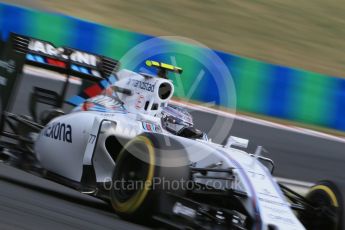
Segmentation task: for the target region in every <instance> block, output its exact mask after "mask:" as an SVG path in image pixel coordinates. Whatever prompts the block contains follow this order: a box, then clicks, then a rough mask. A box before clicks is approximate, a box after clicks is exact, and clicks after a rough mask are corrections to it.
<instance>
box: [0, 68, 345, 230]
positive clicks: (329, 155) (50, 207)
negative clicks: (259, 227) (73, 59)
mask: <svg viewBox="0 0 345 230" xmlns="http://www.w3.org/2000/svg"><path fill="white" fill-rule="evenodd" d="M25 79H26V80H25V81H24V82H23V85H24V86H26V87H27V86H28V84H32V85H37V84H38V85H39V86H42V84H43V85H45V84H47V82H46V81H45V80H44V79H37V78H36V79H35V77H34V76H33V75H27V76H25ZM54 87H56V89H58V88H59V87H60V86H59V85H58V84H54ZM73 91H75V89H74V88H73V87H72V88H71V89H70V91H69V94H73ZM26 93H27V92H26ZM27 98H28V97H27V95H26V94H25V93H24V94H21V95H20V96H19V97H17V99H16V100H18V101H19V102H20V103H21V104H24V105H25V103H26V102H25V100H27ZM18 101H17V102H18ZM15 110H17V112H18V110H19V111H20V110H23V111H22V112H27V109H26V108H24V107H23V106H19V107H17V108H15ZM192 114H193V116H194V121H195V124H196V126H197V127H199V128H200V129H203V130H206V131H208V130H210V129H211V128H212V127H213V128H215V129H216V130H217V129H219V130H221V128H222V127H214V126H215V122H214V121H215V119H218V122H219V121H220V122H219V123H218V122H217V124H216V125H218V126H224V124H229V123H230V122H231V119H230V118H227V117H222V116H216V115H214V114H210V113H206V112H203V111H193V112H192ZM230 134H231V135H234V136H239V137H243V138H247V139H249V140H250V146H249V148H248V149H249V151H251V152H253V151H254V149H255V147H256V145H263V146H265V148H266V149H267V150H268V151H269V153H268V154H266V156H268V157H271V158H272V159H273V160H274V161H275V163H276V171H275V175H276V176H279V177H285V178H290V179H295V180H302V181H310V182H314V181H317V180H320V179H324V178H331V179H339V180H343V181H345V175H344V173H343V170H342V169H343V165H345V156H344V155H343V154H344V149H345V148H344V147H345V144H344V142H339V141H334V140H330V139H326V138H320V137H316V136H313V135H308V134H306V133H302V132H295V131H293V130H286V129H280V128H276V127H271V126H267V125H265V124H260V123H255V122H254V123H253V122H248V121H245V120H241V119H235V120H234V121H233V125H232V127H231V129H229V130H226V132H225V133H223V135H225V136H228V135H230ZM223 135H222V136H223ZM211 137H212V138H214V141H216V142H217V141H218V142H219V141H221V139H220V138H219V137H218V138H217V137H214V136H212V134H211ZM217 139H218V140H217ZM0 229H144V227H142V226H138V225H135V224H132V223H128V222H126V221H123V220H121V219H119V218H118V217H117V216H116V215H115V214H114V213H113V212H112V210H111V208H110V207H109V206H108V205H107V204H106V203H104V202H103V201H100V200H97V199H95V198H92V197H90V196H87V195H83V194H80V193H79V192H77V191H74V190H71V189H69V188H66V187H64V186H62V185H58V184H56V183H54V182H51V181H47V180H45V179H42V178H39V177H36V176H33V175H30V174H28V173H26V172H23V171H20V170H17V169H14V168H12V167H9V166H6V165H3V164H0Z"/></svg>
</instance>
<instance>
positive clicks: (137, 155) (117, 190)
mask: <svg viewBox="0 0 345 230" xmlns="http://www.w3.org/2000/svg"><path fill="white" fill-rule="evenodd" d="M167 138H168V141H167ZM176 159H178V161H179V162H178V163H179V164H178V165H179V166H173V167H168V166H167V165H168V164H169V161H171V160H173V161H175V163H176ZM188 178H189V166H188V157H187V154H186V152H185V150H184V148H183V146H182V145H180V144H179V143H178V141H176V140H174V139H172V138H169V137H165V136H163V135H159V134H145V135H140V136H137V137H136V138H135V139H133V140H132V141H130V142H129V143H128V144H127V145H126V146H125V147H124V148H123V150H122V151H121V152H120V153H119V156H118V158H117V160H116V167H115V171H114V175H113V186H112V189H111V192H110V194H111V204H112V206H113V208H114V210H115V212H116V213H117V214H118V215H120V216H121V217H123V218H125V219H129V220H133V221H137V222H145V221H146V222H147V220H148V219H150V217H152V215H154V214H155V213H164V212H169V211H170V210H171V208H172V206H173V203H174V202H173V199H171V198H170V196H169V195H167V192H169V193H174V194H175V195H179V196H184V195H185V190H184V188H183V186H182V184H180V185H179V186H177V187H174V188H172V187H171V186H169V183H173V181H177V183H184V181H187V180H188ZM163 181H164V182H163ZM163 183H164V184H163ZM168 209H170V210H168Z"/></svg>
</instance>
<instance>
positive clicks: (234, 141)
mask: <svg viewBox="0 0 345 230" xmlns="http://www.w3.org/2000/svg"><path fill="white" fill-rule="evenodd" d="M248 143H249V141H248V140H247V139H244V138H240V137H235V136H230V137H229V138H228V141H227V142H226V145H225V148H230V147H231V146H237V147H241V148H247V147H248Z"/></svg>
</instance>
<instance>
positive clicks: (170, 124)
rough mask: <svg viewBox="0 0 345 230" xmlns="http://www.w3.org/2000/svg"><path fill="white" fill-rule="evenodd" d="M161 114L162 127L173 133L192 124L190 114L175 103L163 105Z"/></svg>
mask: <svg viewBox="0 0 345 230" xmlns="http://www.w3.org/2000/svg"><path fill="white" fill-rule="evenodd" d="M161 116H162V125H163V128H164V129H166V130H167V131H169V132H171V133H173V134H178V133H179V132H180V131H181V130H182V129H183V128H185V127H192V126H193V118H192V115H190V113H188V112H187V110H185V109H184V108H182V107H179V106H176V105H168V106H167V107H164V108H163V109H162V112H161Z"/></svg>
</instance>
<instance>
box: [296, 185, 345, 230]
mask: <svg viewBox="0 0 345 230" xmlns="http://www.w3.org/2000/svg"><path fill="white" fill-rule="evenodd" d="M344 188H345V187H344V184H342V183H335V182H332V181H320V182H318V183H317V184H316V185H314V186H313V187H311V189H310V191H309V192H308V194H307V195H306V198H307V200H309V202H310V203H311V204H312V205H313V207H314V208H316V209H315V210H307V211H308V212H309V213H310V214H307V213H304V214H302V215H301V217H302V218H301V220H302V222H303V224H304V225H305V227H306V228H307V229H313V230H323V229H328V230H344V227H345V226H344V217H345V216H344V207H345V206H344V205H345V204H344Z"/></svg>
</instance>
